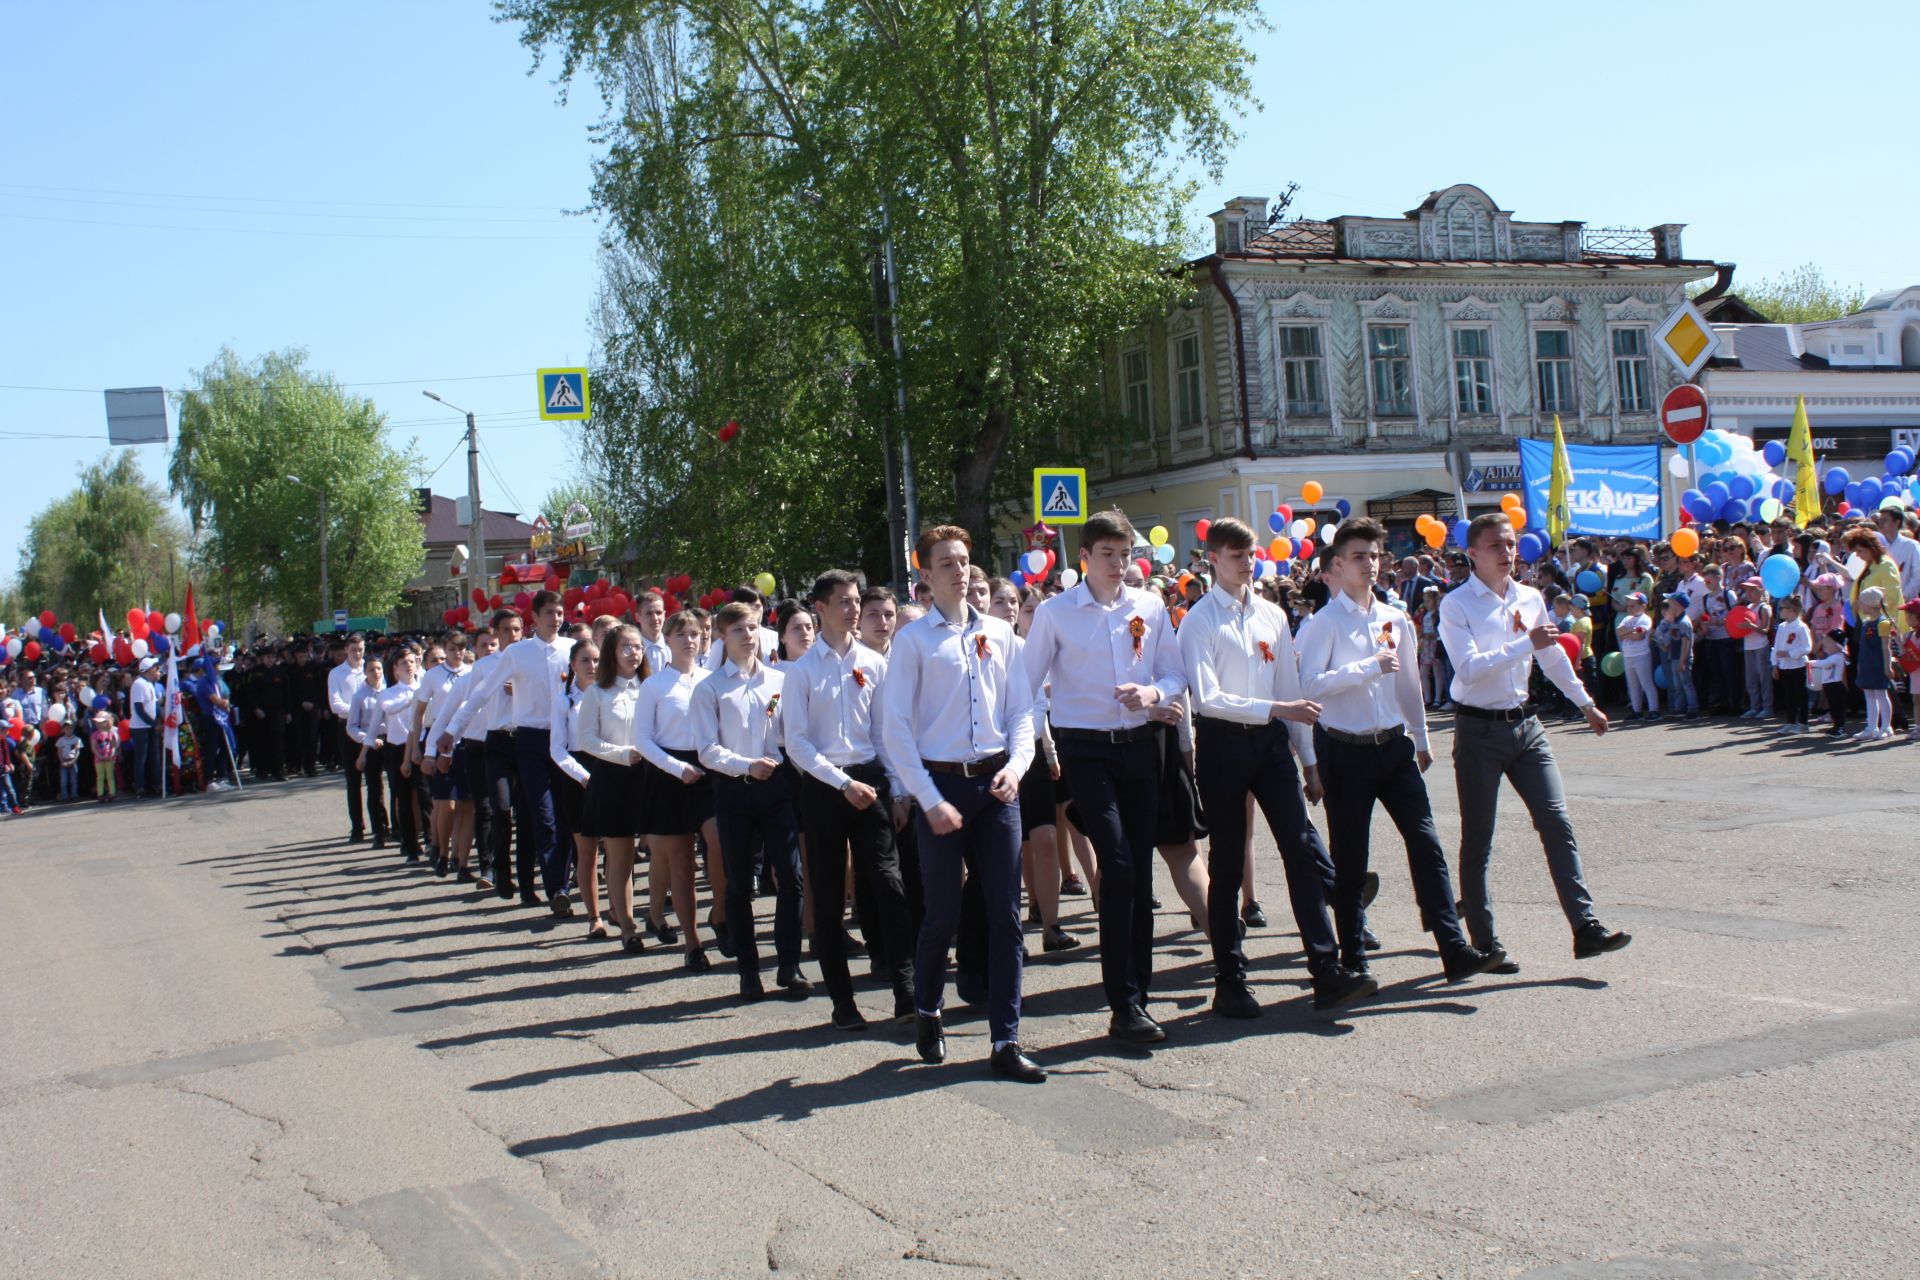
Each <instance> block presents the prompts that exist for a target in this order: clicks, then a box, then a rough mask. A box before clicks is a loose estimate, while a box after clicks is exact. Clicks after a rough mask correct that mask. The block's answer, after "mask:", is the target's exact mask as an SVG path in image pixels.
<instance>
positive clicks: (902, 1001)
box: [893, 983, 915, 1027]
mask: <svg viewBox="0 0 1920 1280" xmlns="http://www.w3.org/2000/svg"><path fill="white" fill-rule="evenodd" d="M914 1014H915V1009H914V1007H913V986H912V984H911V983H909V984H908V985H906V986H903V987H895V988H894V989H893V1020H894V1022H895V1023H896V1024H898V1025H900V1026H903V1027H904V1026H906V1025H907V1024H908V1023H909V1022H912V1021H913V1019H914Z"/></svg>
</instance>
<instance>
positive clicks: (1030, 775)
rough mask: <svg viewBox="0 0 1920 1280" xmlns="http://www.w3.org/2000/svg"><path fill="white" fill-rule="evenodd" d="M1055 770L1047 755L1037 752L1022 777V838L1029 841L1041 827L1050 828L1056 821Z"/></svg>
mask: <svg viewBox="0 0 1920 1280" xmlns="http://www.w3.org/2000/svg"><path fill="white" fill-rule="evenodd" d="M1056 785H1057V784H1056V783H1055V782H1054V780H1053V770H1052V769H1051V768H1050V767H1049V766H1048V765H1047V757H1046V753H1045V752H1043V751H1039V750H1037V749H1036V750H1035V751H1034V753H1033V763H1032V764H1030V765H1028V766H1027V771H1026V773H1024V774H1022V775H1021V777H1020V838H1021V839H1022V840H1025V839H1027V837H1029V836H1031V835H1032V834H1033V833H1034V832H1035V831H1038V830H1039V829H1040V828H1041V827H1050V826H1052V825H1054V822H1055V821H1056V819H1055V817H1054V812H1053V805H1054V787H1055V786H1056Z"/></svg>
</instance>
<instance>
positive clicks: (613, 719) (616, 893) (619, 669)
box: [576, 624, 709, 971]
mask: <svg viewBox="0 0 1920 1280" xmlns="http://www.w3.org/2000/svg"><path fill="white" fill-rule="evenodd" d="M653 674H654V673H653V672H652V671H651V670H649V669H648V667H647V657H646V642H645V641H644V640H643V639H642V637H641V635H640V632H639V631H637V630H635V629H634V628H633V627H630V626H626V625H624V624H622V625H620V626H616V627H614V628H613V629H612V630H610V631H609V632H607V642H606V644H605V645H603V646H602V647H601V649H600V665H599V666H598V668H596V670H595V671H594V678H593V683H592V685H590V686H589V687H588V688H587V689H586V691H585V694H584V696H583V697H582V698H581V700H580V715H579V721H578V723H577V725H576V730H577V732H578V734H579V747H580V749H581V750H583V751H586V752H589V753H590V754H592V755H593V757H594V758H595V760H596V763H595V764H594V766H593V769H592V771H591V774H592V776H591V777H590V778H589V780H588V782H587V798H586V804H585V806H584V807H583V808H582V811H581V830H582V832H583V833H584V834H585V835H586V836H587V838H588V839H589V840H591V839H594V838H596V837H597V838H598V839H599V840H600V842H601V843H602V844H604V845H605V846H606V850H607V914H608V915H610V916H612V917H613V922H614V924H615V925H616V926H618V927H619V929H620V945H621V946H622V947H623V948H625V949H626V950H629V951H638V950H641V949H642V947H643V946H644V944H643V943H641V941H640V932H639V930H638V929H637V928H636V927H635V926H634V922H633V846H634V838H635V837H636V836H637V835H639V833H640V831H641V828H642V824H643V822H644V819H643V817H642V806H641V794H642V787H643V783H644V781H645V774H644V773H643V772H642V768H643V765H642V764H641V757H640V748H639V747H638V746H637V745H635V738H634V716H635V715H636V713H637V712H638V710H639V707H640V685H641V682H642V681H643V680H646V679H648V678H650V677H651V676H652V675H653ZM648 772H651V770H649V771H648ZM656 856H658V857H660V858H661V859H662V860H664V859H665V857H666V855H665V853H664V852H662V853H660V854H657V855H656ZM688 862H689V875H688V881H689V883H688V885H687V887H686V890H685V893H684V895H680V894H676V895H675V898H674V906H675V907H677V908H679V911H680V919H681V920H682V921H683V922H684V923H685V925H686V931H687V967H688V968H689V969H694V970H696V971H698V970H705V969H706V968H708V967H709V965H708V962H707V956H706V952H705V951H704V950H702V949H701V946H700V938H699V935H698V934H697V933H696V932H695V930H694V927H693V922H694V916H693V886H692V883H691V881H692V875H691V853H689V855H688ZM683 896H684V901H683V900H682V897H683ZM696 952H697V953H698V956H697V957H696V954H695V953H696Z"/></svg>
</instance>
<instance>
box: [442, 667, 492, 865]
mask: <svg viewBox="0 0 1920 1280" xmlns="http://www.w3.org/2000/svg"><path fill="white" fill-rule="evenodd" d="M498 645H499V641H498V640H497V639H495V637H494V634H493V632H491V631H477V632H475V633H474V636H473V649H472V653H473V661H472V662H471V663H469V664H468V665H467V666H466V667H464V668H462V670H461V672H460V674H459V675H457V676H455V677H454V678H453V679H452V680H451V681H449V682H448V684H447V687H446V689H445V691H444V692H442V693H441V695H440V697H439V698H438V699H436V704H437V705H436V707H435V709H433V710H432V711H430V712H429V723H428V725H427V750H428V751H430V752H432V751H438V750H439V744H440V735H441V734H443V733H445V732H446V730H447V726H449V725H450V724H452V723H453V716H454V713H455V712H456V711H458V710H459V709H460V706H461V704H462V703H463V702H465V701H466V697H467V690H468V688H470V687H471V682H472V680H473V672H474V669H475V668H476V667H478V666H479V665H480V663H482V662H484V661H486V660H487V659H488V658H489V657H491V656H492V655H493V652H494V650H495V649H496V648H497V647H498ZM475 719H476V720H478V719H479V717H477V716H476V717H475ZM485 755H486V727H485V726H484V725H482V726H480V730H479V732H478V733H475V731H474V729H473V727H472V726H471V725H470V726H468V729H467V733H466V735H465V736H463V737H462V738H461V739H460V740H459V741H458V742H456V743H455V744H454V747H453V755H452V757H450V758H449V757H444V756H443V757H439V761H440V762H439V765H438V766H437V767H438V769H439V771H440V774H441V775H444V776H445V777H446V779H447V786H446V791H447V796H448V805H449V807H450V808H451V810H452V825H451V831H452V848H453V865H454V867H455V870H456V875H457V878H458V879H459V881H460V883H462V884H471V885H473V886H474V887H475V888H477V889H479V890H480V891H481V892H483V893H484V892H486V891H487V890H490V889H492V888H493V881H492V879H490V878H489V877H488V875H487V874H486V872H487V867H486V866H485V863H484V861H483V863H482V869H481V871H479V872H478V873H476V872H475V871H474V869H473V862H474V854H475V851H476V850H477V851H478V853H479V857H480V858H481V859H482V860H484V859H486V858H487V857H488V856H489V851H490V849H491V847H492V846H491V844H490V843H489V840H488V834H489V831H490V828H489V826H488V825H486V817H487V799H486V780H487V774H486V759H485ZM476 774H477V776H476ZM437 780H438V778H437V777H436V781H437Z"/></svg>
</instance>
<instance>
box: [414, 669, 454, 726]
mask: <svg viewBox="0 0 1920 1280" xmlns="http://www.w3.org/2000/svg"><path fill="white" fill-rule="evenodd" d="M459 674H460V668H459V667H455V666H450V665H448V664H447V663H445V662H442V663H441V664H440V665H439V666H437V667H435V668H434V669H433V670H431V671H427V672H424V673H422V674H421V676H420V684H419V687H418V688H417V689H416V690H415V692H414V698H413V705H414V706H415V707H417V708H419V709H420V711H421V720H420V727H421V729H422V730H425V728H426V727H427V725H428V724H429V723H430V720H429V719H428V717H430V716H431V715H432V714H433V713H432V710H431V708H432V707H433V702H434V699H435V698H438V697H439V696H440V694H441V692H442V691H443V690H445V689H446V687H447V686H448V685H449V684H452V683H453V678H454V677H455V676H457V675H459Z"/></svg>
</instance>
